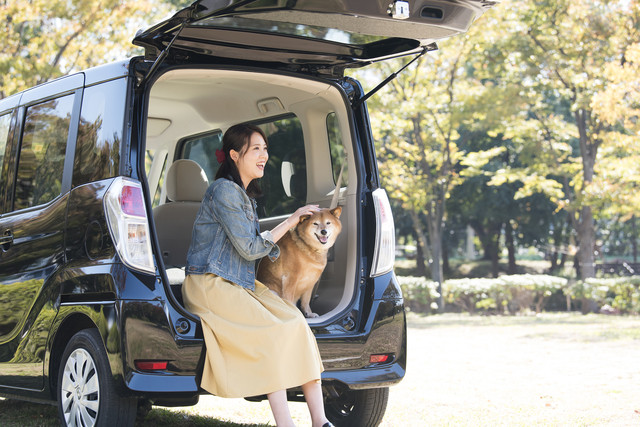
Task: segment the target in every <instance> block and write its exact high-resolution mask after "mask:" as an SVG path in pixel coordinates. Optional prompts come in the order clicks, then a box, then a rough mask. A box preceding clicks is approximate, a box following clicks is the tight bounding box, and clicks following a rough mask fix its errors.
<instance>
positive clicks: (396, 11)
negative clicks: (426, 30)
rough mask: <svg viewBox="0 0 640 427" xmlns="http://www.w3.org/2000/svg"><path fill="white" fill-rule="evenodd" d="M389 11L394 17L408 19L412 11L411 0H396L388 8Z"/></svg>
mask: <svg viewBox="0 0 640 427" xmlns="http://www.w3.org/2000/svg"><path fill="white" fill-rule="evenodd" d="M387 13H388V14H389V16H391V17H392V18H393V19H407V18H408V17H409V15H410V13H411V11H410V10H409V2H408V1H405V0H395V1H394V2H393V3H391V4H390V5H389V7H388V8H387Z"/></svg>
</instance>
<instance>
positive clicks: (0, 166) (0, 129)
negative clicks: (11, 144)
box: [0, 113, 11, 213]
mask: <svg viewBox="0 0 640 427" xmlns="http://www.w3.org/2000/svg"><path fill="white" fill-rule="evenodd" d="M10 125H11V114H10V113H7V114H3V115H2V116H0V190H1V189H3V188H5V186H6V185H7V182H6V179H7V178H6V174H7V170H6V169H7V168H6V166H5V160H4V159H5V151H7V142H8V139H9V127H10ZM1 209H2V192H1V191H0V213H2V210H1Z"/></svg>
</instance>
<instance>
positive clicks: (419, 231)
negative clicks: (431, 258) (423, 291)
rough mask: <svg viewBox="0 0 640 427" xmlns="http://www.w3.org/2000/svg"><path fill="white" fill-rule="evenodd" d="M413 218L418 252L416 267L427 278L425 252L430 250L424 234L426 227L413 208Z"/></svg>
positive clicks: (411, 214) (411, 212)
mask: <svg viewBox="0 0 640 427" xmlns="http://www.w3.org/2000/svg"><path fill="white" fill-rule="evenodd" d="M409 216H410V218H411V224H412V227H413V234H414V236H415V238H416V243H417V246H418V247H417V253H416V268H417V270H418V271H417V272H418V274H420V275H422V276H424V277H425V278H427V269H426V268H425V263H424V261H425V254H426V253H428V252H429V247H428V246H427V239H426V238H425V236H424V229H423V228H422V221H420V217H419V216H418V215H417V214H416V212H414V211H413V210H412V211H410V212H409Z"/></svg>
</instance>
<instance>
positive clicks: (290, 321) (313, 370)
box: [182, 274, 323, 397]
mask: <svg viewBox="0 0 640 427" xmlns="http://www.w3.org/2000/svg"><path fill="white" fill-rule="evenodd" d="M182 296H183V300H184V305H185V307H186V308H187V309H188V310H189V311H190V312H192V313H194V314H196V315H198V316H199V317H200V320H201V322H202V330H203V334H204V341H205V345H206V357H205V363H204V370H203V373H202V381H201V384H200V386H201V387H202V388H203V389H204V390H206V391H208V392H209V393H211V394H213V395H216V396H220V397H249V396H258V395H262V394H268V393H271V392H274V391H278V390H283V389H287V388H292V387H297V386H300V385H302V384H305V383H307V382H309V381H314V380H320V374H321V373H322V371H323V367H322V360H321V359H320V353H319V352H318V345H317V343H316V340H315V337H314V336H313V333H312V332H311V329H310V328H309V325H308V324H307V321H306V319H305V318H304V316H303V315H302V313H301V312H300V310H298V308H297V307H296V306H294V305H293V304H291V303H290V302H288V301H285V300H283V299H282V298H280V297H279V296H277V295H275V294H274V293H273V292H271V291H270V290H269V289H268V288H267V287H266V286H264V285H263V284H262V283H260V282H258V281H256V289H255V292H254V291H251V290H248V289H245V288H243V287H241V286H238V285H236V284H234V283H232V282H229V281H227V280H225V279H223V278H221V277H218V276H216V275H214V274H190V275H187V277H186V279H185V281H184V284H183V285H182Z"/></svg>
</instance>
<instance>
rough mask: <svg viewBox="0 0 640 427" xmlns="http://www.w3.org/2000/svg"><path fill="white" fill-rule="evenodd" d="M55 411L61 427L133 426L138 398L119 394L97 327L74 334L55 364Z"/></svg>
mask: <svg viewBox="0 0 640 427" xmlns="http://www.w3.org/2000/svg"><path fill="white" fill-rule="evenodd" d="M56 388H57V390H56V392H57V397H58V414H59V415H60V421H61V423H62V425H63V426H84V427H92V426H96V427H112V426H133V424H134V422H135V419H136V413H137V403H138V401H137V399H135V398H124V397H120V396H119V395H118V393H117V391H116V387H115V384H114V379H113V376H112V375H111V368H110V367H109V360H108V359H107V355H106V352H105V350H104V346H103V344H102V339H101V337H100V334H99V332H98V331H97V330H96V329H85V330H83V331H80V332H78V333H77V334H75V335H74V336H73V337H72V338H71V340H69V343H68V344H67V347H66V348H65V350H64V353H63V354H62V359H61V362H60V366H59V367H58V383H57V386H56Z"/></svg>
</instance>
